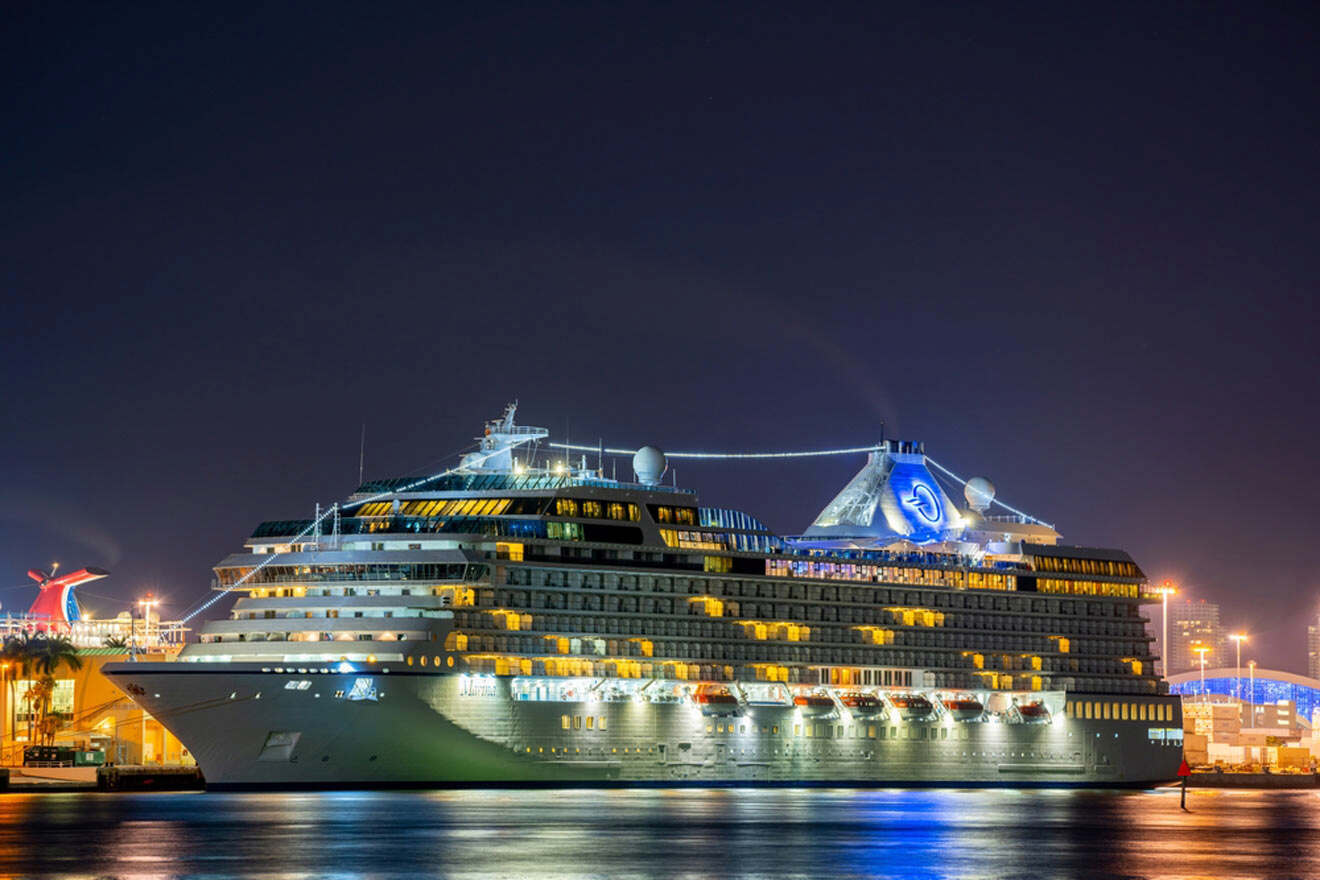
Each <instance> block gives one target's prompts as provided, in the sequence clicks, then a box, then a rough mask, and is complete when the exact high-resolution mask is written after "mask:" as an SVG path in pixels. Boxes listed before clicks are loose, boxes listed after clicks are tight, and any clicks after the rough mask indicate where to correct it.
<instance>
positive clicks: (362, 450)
mask: <svg viewBox="0 0 1320 880" xmlns="http://www.w3.org/2000/svg"><path fill="white" fill-rule="evenodd" d="M366 463H367V423H366V422H363V423H362V443H361V445H360V446H358V485H359V486H361V485H362V466H363V465H364V464H366Z"/></svg>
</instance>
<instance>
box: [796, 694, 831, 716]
mask: <svg viewBox="0 0 1320 880" xmlns="http://www.w3.org/2000/svg"><path fill="white" fill-rule="evenodd" d="M793 708H795V709H797V710H798V711H799V712H801V713H802V714H803V716H805V717H807V718H814V717H819V716H821V715H829V714H830V713H831V712H833V711H834V708H835V707H834V701H833V700H831V699H830V698H829V697H828V696H826V695H825V694H798V695H796V696H795V697H793Z"/></svg>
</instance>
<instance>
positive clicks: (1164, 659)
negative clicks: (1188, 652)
mask: <svg viewBox="0 0 1320 880" xmlns="http://www.w3.org/2000/svg"><path fill="white" fill-rule="evenodd" d="M1155 592H1157V593H1159V594H1160V595H1161V596H1162V597H1163V598H1164V614H1163V615H1162V616H1161V618H1160V624H1161V625H1162V626H1163V631H1162V633H1161V635H1160V654H1161V656H1160V666H1161V667H1162V671H1163V673H1164V677H1165V678H1168V677H1169V597H1170V596H1172V595H1174V594H1175V593H1177V592H1178V591H1177V590H1176V589H1175V588H1174V586H1173V581H1167V580H1166V581H1165V582H1164V583H1162V584H1160V585H1159V586H1158V587H1156V588H1155Z"/></svg>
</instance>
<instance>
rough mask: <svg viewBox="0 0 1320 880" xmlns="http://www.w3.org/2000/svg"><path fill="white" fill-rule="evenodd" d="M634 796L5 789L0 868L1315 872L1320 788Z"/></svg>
mask: <svg viewBox="0 0 1320 880" xmlns="http://www.w3.org/2000/svg"><path fill="white" fill-rule="evenodd" d="M1190 806H1191V807H1192V812H1190V813H1184V812H1182V811H1181V810H1179V808H1178V794H1177V792H1175V791H1169V792H1135V793H1116V792H1070V791H1011V790H996V791H974V790H969V791H901V790H882V791H858V790H851V789H846V790H845V789H838V790H803V789H757V790H673V791H664V790H632V791H617V790H604V791H584V790H573V791H557V792H556V791H519V792H507V791H497V792H476V791H471V792H431V793H367V792H341V793H329V794H193V793H179V794H142V795H133V794H116V795H108V794H107V795H100V794H94V795H72V794H70V795H5V796H0V876H23V877H87V878H93V877H124V878H127V877H134V878H139V877H140V878H147V877H177V876H205V877H214V878H228V877H260V878H271V880H277V878H279V880H283V878H302V877H342V878H395V877H400V878H401V877H409V878H411V877H417V876H444V877H455V878H466V877H482V876H501V877H518V876H524V877H538V878H560V877H584V876H586V877H625V878H631V877H636V878H644V877H671V876H682V877H692V878H707V877H709V878H719V880H730V878H741V877H819V876H835V877H968V878H971V877H976V878H982V877H1016V878H1020V877H1089V876H1119V877H1152V878H1153V877H1160V878H1166V877H1233V878H1237V877H1314V876H1320V834H1317V831H1320V810H1318V809H1317V808H1318V807H1320V795H1317V794H1315V793H1311V792H1286V791H1280V792H1241V791H1194V792H1193V793H1192V794H1191V797H1190Z"/></svg>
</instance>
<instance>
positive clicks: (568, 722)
mask: <svg viewBox="0 0 1320 880" xmlns="http://www.w3.org/2000/svg"><path fill="white" fill-rule="evenodd" d="M559 725H560V726H561V727H562V728H564V730H569V729H570V728H571V727H572V726H573V720H572V718H570V717H569V716H568V715H560V716H559Z"/></svg>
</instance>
